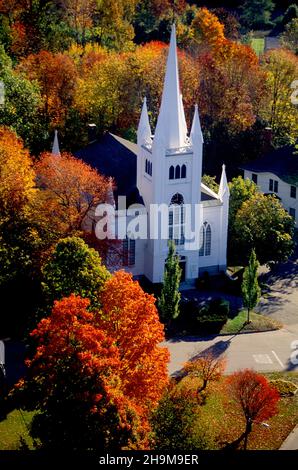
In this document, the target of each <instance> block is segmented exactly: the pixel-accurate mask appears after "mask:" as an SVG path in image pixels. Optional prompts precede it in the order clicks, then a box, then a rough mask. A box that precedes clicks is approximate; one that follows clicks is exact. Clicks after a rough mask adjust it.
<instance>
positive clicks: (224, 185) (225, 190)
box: [218, 165, 230, 201]
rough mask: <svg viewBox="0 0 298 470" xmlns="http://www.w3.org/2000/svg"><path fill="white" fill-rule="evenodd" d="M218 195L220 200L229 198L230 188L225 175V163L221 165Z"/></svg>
mask: <svg viewBox="0 0 298 470" xmlns="http://www.w3.org/2000/svg"><path fill="white" fill-rule="evenodd" d="M218 195H219V198H220V200H221V201H224V200H225V199H229V196H230V189H229V185H228V180H227V175H226V165H223V166H222V173H221V178H220V184H219V190H218Z"/></svg>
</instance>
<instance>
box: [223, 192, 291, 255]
mask: <svg viewBox="0 0 298 470" xmlns="http://www.w3.org/2000/svg"><path fill="white" fill-rule="evenodd" d="M293 233H294V221H293V217H291V216H290V215H289V214H288V212H287V211H286V210H285V209H284V208H283V206H282V205H281V203H280V201H279V200H278V199H277V198H276V197H275V196H274V195H273V196H271V195H270V196H267V195H264V194H261V193H257V194H255V196H253V197H252V198H250V199H249V200H247V201H246V202H244V203H243V205H242V206H241V208H240V209H239V211H238V212H237V214H236V217H235V222H234V238H233V239H232V240H230V243H231V246H233V250H234V252H235V253H236V254H237V253H238V261H242V262H246V259H247V253H250V252H251V250H252V249H255V252H256V256H257V258H258V260H259V261H260V263H261V264H264V263H270V262H278V261H284V260H286V259H287V258H288V257H289V256H290V255H291V254H292V252H293V247H294V242H293Z"/></svg>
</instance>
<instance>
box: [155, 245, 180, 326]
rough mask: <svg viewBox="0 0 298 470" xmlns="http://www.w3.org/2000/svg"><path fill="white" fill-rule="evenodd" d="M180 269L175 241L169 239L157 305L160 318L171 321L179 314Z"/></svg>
mask: <svg viewBox="0 0 298 470" xmlns="http://www.w3.org/2000/svg"><path fill="white" fill-rule="evenodd" d="M181 274H182V270H181V268H180V266H179V258H178V256H177V254H176V248H175V243H174V241H173V240H170V241H169V253H168V257H167V260H166V266H165V273H164V281H163V287H162V291H161V296H160V298H159V302H158V307H159V311H160V314H161V318H162V320H164V321H166V322H169V323H170V322H171V320H172V319H175V318H177V317H178V316H179V313H180V306H179V304H180V297H181V294H180V292H179V285H180V280H181Z"/></svg>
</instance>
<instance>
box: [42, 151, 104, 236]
mask: <svg viewBox="0 0 298 470" xmlns="http://www.w3.org/2000/svg"><path fill="white" fill-rule="evenodd" d="M35 170H36V174H37V184H38V186H39V187H40V188H41V190H42V199H43V210H44V212H45V213H46V214H48V217H49V220H50V221H51V224H52V227H53V230H55V231H56V232H57V233H58V234H60V237H61V236H65V235H69V234H75V233H81V232H82V230H84V229H86V230H89V231H91V230H92V222H93V220H94V208H95V207H96V206H97V205H98V204H100V203H102V202H105V200H106V195H107V191H108V190H109V188H110V183H109V180H108V179H107V178H105V177H103V176H101V175H100V174H99V173H98V172H97V171H96V170H95V169H93V168H91V167H90V166H89V165H87V164H86V163H84V162H83V161H82V160H79V159H77V158H75V157H73V156H72V155H71V154H68V153H62V154H61V155H60V156H59V157H57V156H56V155H52V154H50V153H44V154H42V155H41V157H40V160H39V161H37V162H36V164H35Z"/></svg>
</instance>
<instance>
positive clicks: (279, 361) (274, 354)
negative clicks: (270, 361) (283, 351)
mask: <svg viewBox="0 0 298 470" xmlns="http://www.w3.org/2000/svg"><path fill="white" fill-rule="evenodd" d="M271 352H272V354H273V356H274V357H275V359H276V360H277V362H278V363H279V365H280V366H281V367H282V368H283V369H284V368H285V366H284V364H283V363H282V362H281V360H280V359H279V357H278V355H277V354H276V352H275V351H271Z"/></svg>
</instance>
